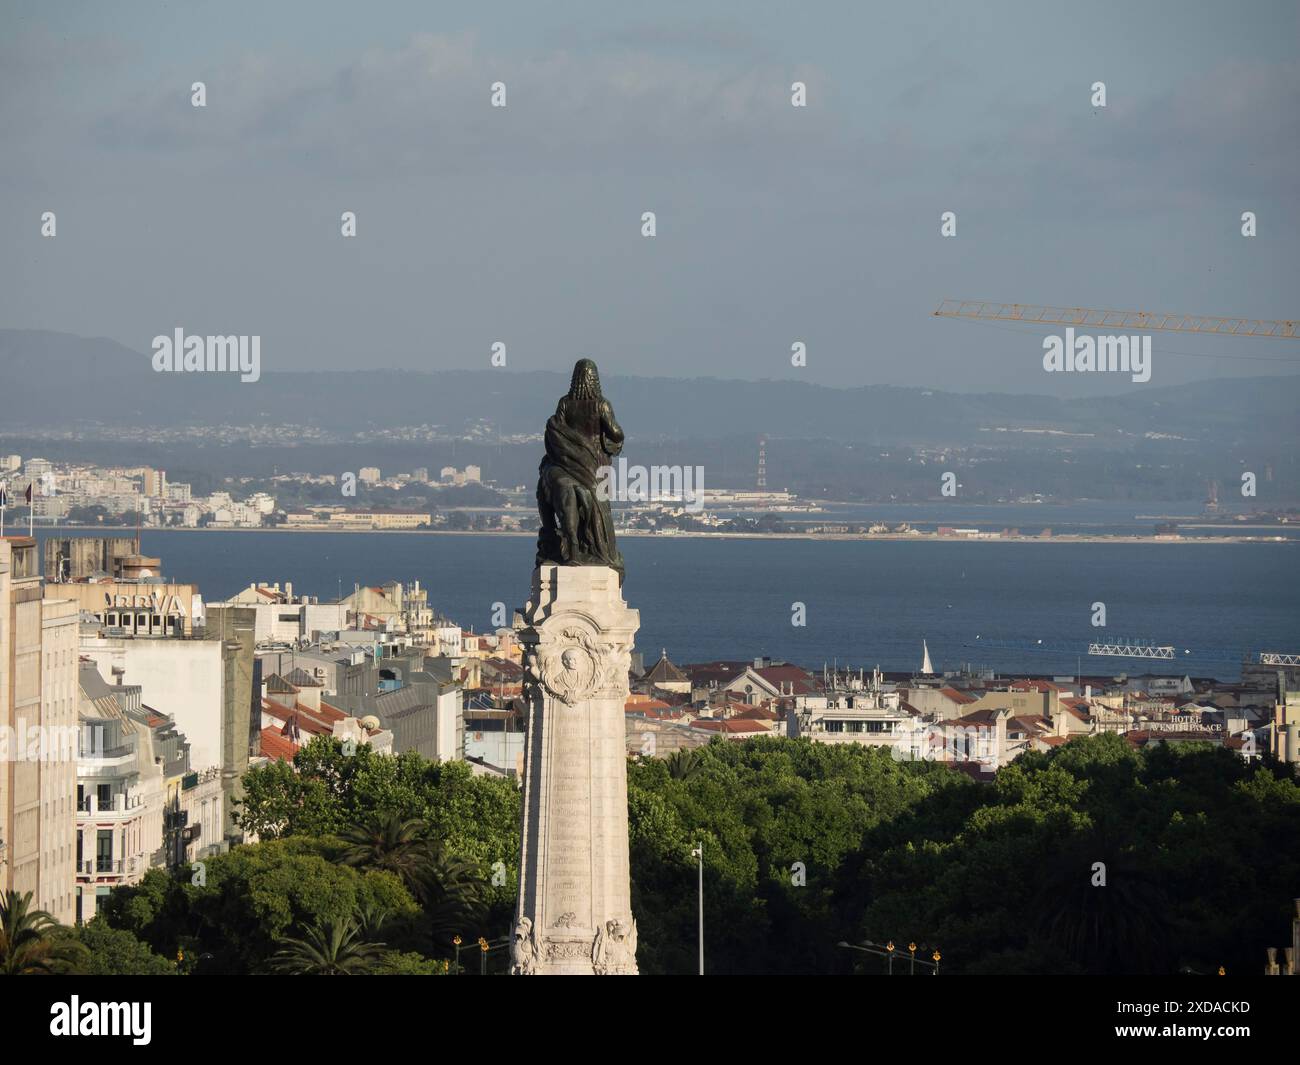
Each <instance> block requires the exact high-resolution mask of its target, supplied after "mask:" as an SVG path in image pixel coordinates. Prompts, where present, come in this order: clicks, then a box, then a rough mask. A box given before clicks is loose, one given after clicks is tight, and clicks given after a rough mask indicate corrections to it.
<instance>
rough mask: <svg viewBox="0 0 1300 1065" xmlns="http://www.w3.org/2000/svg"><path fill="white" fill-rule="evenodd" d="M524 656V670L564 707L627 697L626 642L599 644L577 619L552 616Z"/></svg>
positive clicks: (628, 647)
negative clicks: (608, 698) (608, 697)
mask: <svg viewBox="0 0 1300 1065" xmlns="http://www.w3.org/2000/svg"><path fill="white" fill-rule="evenodd" d="M539 636H540V639H539V640H538V642H537V644H536V645H535V646H533V647H530V648H528V649H527V651H526V653H525V655H524V670H525V672H526V675H527V678H528V680H529V681H531V682H532V683H533V684H537V685H540V686H541V687H542V688H544V689H545V690H546V691H548V692H550V693H551V694H552V695H553V696H555V698H557V699H559V700H560V702H562V703H564V704H565V705H566V706H574V705H576V704H577V703H581V702H583V701H584V700H586V699H592V698H598V697H603V696H616V697H619V698H623V697H625V696H626V695H627V691H628V685H627V671H628V667H629V666H630V664H631V651H632V645H631V643H630V642H628V643H624V642H619V641H608V640H601V639H599V637H598V636H597V634H596V632H595V630H594V628H593V627H592V625H591V622H590V621H588V620H587V619H586V618H583V617H581V616H580V615H569V616H567V617H566V616H556V617H553V618H550V619H548V620H547V622H546V624H544V625H543V626H542V627H541V628H540V629H539Z"/></svg>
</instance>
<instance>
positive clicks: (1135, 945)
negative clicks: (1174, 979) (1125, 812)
mask: <svg viewBox="0 0 1300 1065" xmlns="http://www.w3.org/2000/svg"><path fill="white" fill-rule="evenodd" d="M1103 868H1104V870H1105V883H1104V886H1103V885H1102V881H1101V876H1102V869H1103ZM1168 906H1169V900H1168V897H1167V895H1166V893H1165V892H1164V890H1163V888H1162V887H1161V885H1160V882H1159V880H1158V878H1157V876H1156V874H1155V872H1154V871H1153V870H1152V868H1151V863H1150V861H1149V859H1147V858H1145V856H1144V855H1142V854H1141V853H1140V852H1138V851H1136V850H1135V849H1134V848H1133V847H1132V846H1131V845H1130V846H1127V847H1125V846H1122V845H1120V842H1119V840H1117V839H1116V838H1115V837H1114V835H1113V833H1111V832H1109V831H1106V830H1104V829H1102V830H1094V831H1091V832H1086V833H1082V834H1080V836H1078V837H1077V838H1075V839H1071V840H1067V841H1065V842H1064V845H1063V846H1062V847H1061V848H1060V849H1059V850H1058V851H1057V852H1056V853H1055V854H1053V855H1051V856H1049V858H1048V860H1047V862H1046V863H1045V866H1044V868H1043V869H1042V880H1041V883H1040V888H1039V892H1038V898H1037V900H1036V905H1035V909H1036V911H1037V912H1038V914H1039V915H1040V916H1039V920H1038V927H1039V931H1040V932H1041V933H1042V934H1043V935H1044V936H1045V937H1046V939H1047V940H1048V941H1049V942H1051V943H1052V944H1053V945H1054V946H1056V947H1058V948H1060V949H1061V950H1062V951H1064V952H1065V953H1066V954H1067V955H1068V956H1069V957H1070V958H1072V959H1073V960H1074V961H1075V962H1077V963H1078V964H1079V965H1080V966H1082V967H1083V969H1084V971H1085V972H1088V973H1093V974H1124V973H1160V972H1168V971H1169V970H1168V966H1169V957H1168V946H1167V944H1168V940H1169V925H1168V921H1167V919H1166V917H1165V914H1166V912H1167V911H1168Z"/></svg>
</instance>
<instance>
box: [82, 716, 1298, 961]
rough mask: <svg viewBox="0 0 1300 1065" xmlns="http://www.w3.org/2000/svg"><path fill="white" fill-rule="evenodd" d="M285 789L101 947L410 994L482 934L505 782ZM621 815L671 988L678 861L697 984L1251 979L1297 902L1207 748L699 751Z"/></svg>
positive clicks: (666, 763) (1283, 820) (156, 878)
mask: <svg viewBox="0 0 1300 1065" xmlns="http://www.w3.org/2000/svg"><path fill="white" fill-rule="evenodd" d="M296 768H297V772H294V771H293V769H292V768H291V767H288V766H285V765H282V764H272V765H268V766H265V767H262V768H258V769H255V770H252V771H250V772H249V773H248V774H247V776H246V778H245V784H246V796H245V799H244V801H243V804H242V806H241V809H240V817H241V819H242V821H243V823H244V824H245V825H246V826H247V827H248V828H250V829H252V830H255V831H256V832H257V833H258V834H259V835H260V836H261V837H262V838H263V842H261V843H257V844H253V845H247V846H243V847H239V848H236V849H235V850H234V851H232V852H231V853H229V854H227V855H222V856H220V857H218V858H213V859H210V860H208V861H207V862H206V863H205V869H204V877H203V878H202V879H203V881H204V882H203V883H202V884H198V883H195V882H193V881H194V876H193V871H192V870H187V871H185V872H184V873H183V875H178V876H174V877H173V876H169V875H168V874H166V873H163V872H161V871H153V872H150V873H149V874H148V875H146V877H145V879H144V881H143V882H142V883H140V884H138V885H136V886H135V887H132V888H128V889H120V890H118V891H115V892H114V893H113V895H112V897H111V898H110V900H109V901H108V903H107V905H106V906H105V921H106V923H107V924H108V925H111V926H112V928H114V929H121V930H124V931H126V932H129V933H131V934H132V935H133V936H136V937H138V939H139V940H140V941H141V942H142V943H143V944H145V945H147V946H146V947H145V948H144V949H145V950H146V951H147V950H148V949H152V951H154V952H156V956H159V957H161V958H166V959H170V958H173V957H175V956H176V954H177V952H178V951H181V952H183V953H184V954H185V956H186V959H187V960H186V962H185V963H183V964H182V966H181V971H196V968H194V967H191V966H192V965H193V966H196V967H197V971H201V972H202V971H214V972H215V971H223V972H252V971H265V970H266V969H267V968H269V967H270V966H271V962H272V959H273V958H275V957H277V956H278V957H279V958H280V963H281V964H289V959H291V958H292V957H302V956H307V955H310V956H311V957H316V956H318V955H320V954H321V953H322V952H323V951H324V949H325V947H326V946H329V947H330V949H332V950H336V951H344V949H345V948H346V952H347V953H348V954H349V956H354V957H356V958H359V959H360V960H357V961H355V962H349V966H348V967H347V969H346V971H365V972H373V973H399V972H411V973H429V974H433V973H437V972H443V971H446V962H447V960H448V959H449V958H450V956H451V950H450V948H449V946H448V943H447V940H448V939H449V933H450V931H451V929H452V928H453V927H454V928H457V929H460V931H459V933H458V934H460V935H461V936H462V938H463V940H464V941H465V942H466V943H473V942H474V941H475V940H476V939H477V937H478V936H479V935H483V936H485V937H487V938H488V939H490V940H494V939H498V938H499V937H502V936H504V935H506V934H508V932H509V929H510V922H511V912H512V909H513V905H514V894H515V890H516V877H517V875H518V871H517V868H516V864H515V863H516V861H517V851H518V834H519V799H518V792H517V790H516V788H515V786H514V784H513V783H512V782H510V781H505V780H501V779H494V778H486V777H475V776H473V775H472V774H471V772H470V769H469V767H468V766H466V765H464V764H463V763H442V764H436V763H430V762H428V761H426V760H424V759H423V758H421V757H419V756H418V755H414V754H407V755H403V756H401V757H399V758H395V759H394V758H383V757H380V756H377V755H374V754H373V752H371V751H370V750H369V748H365V747H362V748H360V749H358V750H357V751H356V753H355V754H353V755H351V756H348V755H345V754H344V753H343V750H342V748H341V746H340V745H339V744H338V743H337V742H335V741H332V740H329V739H318V740H315V741H313V742H312V743H310V744H308V745H307V746H306V747H304V748H303V749H302V750H301V751H300V752H299V753H298V756H297V766H296ZM628 807H629V822H630V839H631V857H632V890H633V898H632V903H633V910H634V913H635V916H636V920H637V924H638V929H639V944H640V946H639V953H638V961H639V964H640V967H641V970H642V972H646V973H689V972H693V971H694V968H695V965H696V949H697V946H696V900H697V879H696V877H697V871H696V860H695V859H694V858H693V857H692V853H691V852H692V848H693V847H694V846H695V845H696V844H697V843H700V844H702V845H703V861H704V882H705V887H704V894H705V915H704V916H705V938H706V944H705V946H706V962H707V967H708V969H709V971H711V972H715V973H767V972H774V973H775V972H792V973H833V972H844V973H847V972H852V971H854V969H855V966H858V967H860V968H861V970H862V971H869V972H874V971H880V968H883V965H884V962H883V961H882V960H880V959H875V958H871V957H869V956H868V955H864V954H861V953H858V952H853V951H849V950H846V949H843V948H842V947H840V946H839V945H838V944H839V943H840V942H841V941H848V942H861V941H863V940H873V941H875V942H880V943H883V942H885V941H886V940H889V939H893V940H894V941H895V942H896V943H899V944H906V943H908V942H909V941H913V942H915V943H917V944H918V947H919V948H920V949H921V951H922V954H921V956H923V957H924V956H928V954H929V952H930V951H932V950H933V949H935V948H938V949H940V950H941V951H942V955H943V967H944V969H945V971H948V972H965V973H997V972H1007V973H1010V972H1031V973H1032V972H1042V973H1053V972H1082V973H1128V972H1134V973H1147V972H1173V971H1177V970H1180V969H1183V968H1190V969H1192V970H1193V971H1201V972H1205V971H1213V970H1214V969H1215V968H1217V967H1218V966H1219V965H1220V964H1223V965H1227V966H1229V967H1230V968H1232V969H1234V970H1236V971H1251V970H1254V969H1257V968H1259V967H1260V966H1261V965H1262V963H1263V961H1262V959H1263V949H1264V948H1265V947H1266V946H1272V945H1277V944H1279V943H1281V941H1282V940H1283V938H1284V937H1285V936H1286V935H1287V933H1288V932H1289V928H1290V924H1289V916H1290V907H1291V902H1290V900H1291V898H1292V897H1293V896H1294V894H1295V892H1296V885H1297V884H1300V784H1297V782H1296V780H1295V778H1294V776H1293V775H1292V774H1291V773H1289V772H1288V769H1287V767H1280V766H1276V765H1270V764H1265V765H1260V764H1258V763H1256V764H1246V763H1245V762H1243V761H1242V760H1241V758H1239V757H1238V756H1236V755H1234V754H1233V753H1231V752H1229V751H1225V750H1221V749H1218V748H1215V747H1210V746H1207V745H1190V744H1180V745H1168V746H1156V747H1153V748H1151V749H1149V750H1141V751H1140V750H1136V749H1134V748H1133V747H1131V746H1130V745H1129V744H1128V743H1126V742H1125V741H1124V740H1123V739H1122V738H1121V737H1118V736H1113V735H1102V736H1095V737H1089V738H1085V739H1079V740H1074V741H1072V742H1070V743H1068V744H1065V745H1063V746H1062V747H1060V748H1057V749H1056V750H1054V751H1052V752H1050V753H1047V754H1028V755H1024V756H1022V757H1021V758H1020V759H1018V760H1017V761H1016V762H1015V763H1013V764H1012V765H1010V766H1007V767H1006V768H1004V769H1002V770H1001V771H999V772H998V774H997V777H996V780H995V781H994V783H992V784H985V783H977V782H975V781H973V780H971V779H970V778H969V777H967V776H965V775H963V774H961V773H958V772H954V771H953V770H951V769H949V768H948V767H946V766H943V765H939V764H933V763H926V762H898V761H895V760H894V759H892V758H891V757H890V755H889V753H888V752H887V751H885V750H883V749H879V748H871V747H863V746H858V745H856V744H840V745H822V744H813V743H809V742H807V741H805V740H788V739H783V738H777V737H770V738H763V739H757V740H750V741H746V742H744V743H735V742H728V741H722V740H718V741H715V742H713V743H711V744H710V745H708V746H707V747H704V748H701V749H700V750H699V751H698V752H696V753H695V754H693V755H691V756H690V757H689V758H688V757H680V758H677V759H676V760H646V761H639V762H632V763H630V764H629V767H628ZM352 928H354V929H355V930H356V931H355V935H353V936H352V938H351V939H347V940H346V942H345V941H344V938H345V937H344V936H343V934H342V932H341V931H340V930H341V929H352ZM354 941H355V943H356V944H358V946H356V947H355V948H354V946H353V944H354ZM303 944H310V945H311V946H310V949H307V948H304V947H303ZM367 944H369V945H375V944H382V949H380V948H379V947H376V948H375V949H373V950H371V949H368V948H366V945H367ZM126 946H127V947H129V944H127V945H126ZM362 948H366V949H362ZM127 953H129V951H128V952H127ZM493 957H494V971H500V967H501V964H502V963H501V961H499V960H496V959H497V958H498V957H499V956H498V955H494V956H493ZM195 958H199V959H201V964H198V963H195V962H194V961H193V959H195ZM146 963H149V962H148V958H144V959H142V961H141V964H146ZM304 964H307V963H304ZM310 964H311V965H316V966H317V967H320V966H321V965H323V964H325V963H322V962H319V961H313V962H310Z"/></svg>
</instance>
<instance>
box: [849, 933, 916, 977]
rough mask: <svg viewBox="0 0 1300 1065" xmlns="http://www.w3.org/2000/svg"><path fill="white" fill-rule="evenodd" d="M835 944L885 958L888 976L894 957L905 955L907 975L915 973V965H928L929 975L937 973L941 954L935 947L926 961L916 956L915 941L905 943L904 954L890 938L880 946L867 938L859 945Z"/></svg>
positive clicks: (891, 973) (892, 967) (892, 970)
mask: <svg viewBox="0 0 1300 1065" xmlns="http://www.w3.org/2000/svg"><path fill="white" fill-rule="evenodd" d="M837 946H840V947H843V948H844V949H845V950H860V951H862V953H864V954H874V955H876V957H878V958H885V959H887V962H886V964H887V966H888V968H887V972H888V974H889V975H890V976H893V975H894V958H896V957H897V958H902V957H906V958H907V959H908V975H909V976H915V975H916V967H917V965H927V966H929V967H930V969H931V973H930V975H931V976H938V975H939V960H940V958H942V955H941V954H940V953H939V951H938V950H937V949H936V950H935V951H934V953H933V954H931V955H930V958H931V960H930V961H926V960H925V959H924V958H918V957H917V956H916V951H917V946H916V944H915V943H908V944H907V954H906V955H904V954H903V952H902V951H901V950H898V949H897V948H896V947H895V946H894V941H893V940H892V939H891V940H890V941H889V942H888V943H886V944H885V945H884V946H881V945H880V944H879V943H873V942H871V940H869V939H867V940H863V942H862V943H861V944H860V945H859V944H857V943H845V942H842V941H841V942H840V943H838V944H837Z"/></svg>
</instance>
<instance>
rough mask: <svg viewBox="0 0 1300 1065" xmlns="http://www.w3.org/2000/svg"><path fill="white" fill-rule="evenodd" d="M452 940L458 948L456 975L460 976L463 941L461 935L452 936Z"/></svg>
mask: <svg viewBox="0 0 1300 1065" xmlns="http://www.w3.org/2000/svg"><path fill="white" fill-rule="evenodd" d="M451 942H452V945H453V946H455V948H456V975H457V976H460V975H461V968H460V944H461V942H462V941H461V938H460V936H452V939H451Z"/></svg>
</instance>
